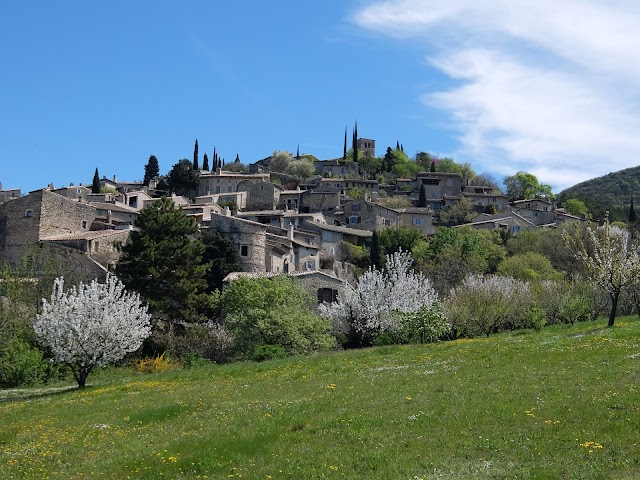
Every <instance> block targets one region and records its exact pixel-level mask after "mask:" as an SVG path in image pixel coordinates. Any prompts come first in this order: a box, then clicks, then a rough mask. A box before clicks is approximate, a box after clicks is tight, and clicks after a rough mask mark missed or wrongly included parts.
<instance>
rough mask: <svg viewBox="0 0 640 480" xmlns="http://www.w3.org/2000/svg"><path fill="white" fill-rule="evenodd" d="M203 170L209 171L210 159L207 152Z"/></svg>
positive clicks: (203, 161) (203, 160)
mask: <svg viewBox="0 0 640 480" xmlns="http://www.w3.org/2000/svg"><path fill="white" fill-rule="evenodd" d="M202 169H203V170H209V157H207V153H206V152H205V154H204V158H203V159H202Z"/></svg>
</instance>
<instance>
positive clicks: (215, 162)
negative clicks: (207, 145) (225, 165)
mask: <svg viewBox="0 0 640 480" xmlns="http://www.w3.org/2000/svg"><path fill="white" fill-rule="evenodd" d="M218 168H220V162H218V154H217V153H216V147H213V169H214V170H217V169H218Z"/></svg>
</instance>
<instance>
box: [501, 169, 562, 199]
mask: <svg viewBox="0 0 640 480" xmlns="http://www.w3.org/2000/svg"><path fill="white" fill-rule="evenodd" d="M503 183H504V186H505V187H506V189H507V196H508V197H509V200H510V201H514V200H524V199H528V198H537V197H542V196H547V197H550V198H553V192H552V191H551V185H547V184H546V183H540V182H538V177H536V176H535V175H533V174H532V173H528V172H517V173H516V174H515V175H511V176H510V177H506V178H505V179H504V180H503Z"/></svg>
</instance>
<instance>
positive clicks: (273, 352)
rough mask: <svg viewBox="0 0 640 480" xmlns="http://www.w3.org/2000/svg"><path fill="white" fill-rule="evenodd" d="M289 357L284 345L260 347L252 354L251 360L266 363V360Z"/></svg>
mask: <svg viewBox="0 0 640 480" xmlns="http://www.w3.org/2000/svg"><path fill="white" fill-rule="evenodd" d="M288 356H289V354H288V353H287V351H286V350H285V349H284V347H283V346H282V345H258V346H257V347H256V348H254V349H253V352H252V353H251V360H253V361H255V362H264V361H265V360H273V359H276V358H285V357H288Z"/></svg>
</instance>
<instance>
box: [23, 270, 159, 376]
mask: <svg viewBox="0 0 640 480" xmlns="http://www.w3.org/2000/svg"><path fill="white" fill-rule="evenodd" d="M34 329H35V332H36V335H37V337H38V339H39V340H40V341H41V342H42V343H43V344H44V345H46V346H47V347H49V348H50V349H51V352H52V353H53V355H54V357H55V360H56V361H58V362H60V363H65V364H67V365H69V366H70V367H71V370H72V371H73V374H74V376H75V378H76V380H77V381H78V385H79V386H80V387H83V386H84V384H85V381H86V378H87V376H88V375H89V373H90V372H91V369H92V368H93V367H94V366H104V365H107V364H109V363H112V362H115V361H117V360H120V359H122V358H123V357H124V356H125V355H126V354H127V353H130V352H133V351H135V350H137V349H138V348H140V346H141V345H142V342H143V341H144V339H145V338H147V337H148V336H149V334H150V333H151V325H150V316H149V314H148V313H147V307H146V306H143V305H142V304H141V303H140V297H139V295H137V294H133V293H128V292H126V291H125V288H124V285H123V284H122V283H121V282H120V281H119V280H118V279H117V278H116V277H114V276H112V275H108V276H107V280H106V283H98V282H97V281H95V280H94V281H92V282H91V283H90V284H88V285H87V284H84V283H81V284H80V285H79V287H76V286H73V287H71V288H70V289H69V290H67V291H66V292H65V290H64V279H63V278H62V277H60V278H57V279H56V280H55V282H54V285H53V292H52V294H51V298H50V300H48V301H47V300H46V299H43V300H42V313H41V314H39V315H38V318H37V320H36V322H35V324H34Z"/></svg>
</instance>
